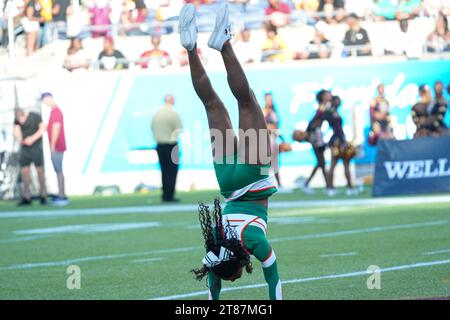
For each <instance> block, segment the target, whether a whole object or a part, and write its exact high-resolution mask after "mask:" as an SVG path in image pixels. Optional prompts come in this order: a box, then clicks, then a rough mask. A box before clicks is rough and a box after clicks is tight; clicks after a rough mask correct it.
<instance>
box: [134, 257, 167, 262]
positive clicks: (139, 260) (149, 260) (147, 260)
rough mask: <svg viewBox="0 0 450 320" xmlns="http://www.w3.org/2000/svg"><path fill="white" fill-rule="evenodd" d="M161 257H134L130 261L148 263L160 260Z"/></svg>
mask: <svg viewBox="0 0 450 320" xmlns="http://www.w3.org/2000/svg"><path fill="white" fill-rule="evenodd" d="M161 260H163V258H149V259H136V260H132V261H131V263H148V262H155V261H161Z"/></svg>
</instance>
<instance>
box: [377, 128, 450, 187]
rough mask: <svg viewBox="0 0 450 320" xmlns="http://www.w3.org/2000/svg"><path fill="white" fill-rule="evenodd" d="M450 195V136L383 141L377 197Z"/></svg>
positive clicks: (380, 149)
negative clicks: (437, 193)
mask: <svg viewBox="0 0 450 320" xmlns="http://www.w3.org/2000/svg"><path fill="white" fill-rule="evenodd" d="M449 191H450V136H446V137H440V138H417V139H414V140H408V141H395V140H392V141H386V140H385V141H380V142H379V144H378V152H377V157H376V163H375V181H374V186H373V195H374V196H385V195H397V194H416V193H433V192H449Z"/></svg>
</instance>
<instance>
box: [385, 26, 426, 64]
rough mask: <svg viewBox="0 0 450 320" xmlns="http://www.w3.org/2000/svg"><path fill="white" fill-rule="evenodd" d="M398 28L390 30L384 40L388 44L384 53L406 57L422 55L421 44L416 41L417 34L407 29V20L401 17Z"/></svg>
mask: <svg viewBox="0 0 450 320" xmlns="http://www.w3.org/2000/svg"><path fill="white" fill-rule="evenodd" d="M398 23H399V28H398V29H396V30H395V29H394V30H392V33H391V34H390V37H389V38H388V39H386V41H389V42H390V45H388V46H387V47H386V51H385V53H386V54H395V55H406V56H407V57H408V58H417V57H420V56H421V55H422V51H423V45H422V44H421V43H419V42H417V34H415V33H412V32H411V31H410V30H409V20H408V19H402V20H400V21H399V22H398Z"/></svg>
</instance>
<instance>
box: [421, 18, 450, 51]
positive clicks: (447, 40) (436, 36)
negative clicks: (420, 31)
mask: <svg viewBox="0 0 450 320" xmlns="http://www.w3.org/2000/svg"><path fill="white" fill-rule="evenodd" d="M426 46H427V51H428V52H444V51H450V32H449V28H448V18H447V17H446V16H444V15H443V14H440V15H439V17H438V19H437V21H436V28H435V29H434V31H433V32H432V33H431V34H430V35H429V36H428V38H427V42H426Z"/></svg>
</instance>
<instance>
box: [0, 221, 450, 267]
mask: <svg viewBox="0 0 450 320" xmlns="http://www.w3.org/2000/svg"><path fill="white" fill-rule="evenodd" d="M446 224H448V221H447V220H439V221H429V222H422V223H410V224H398V225H387V226H380V227H371V228H362V229H352V230H343V231H335V232H325V233H314V234H305V235H302V236H297V237H284V238H274V239H270V242H271V243H274V242H283V241H293V240H306V239H319V238H330V237H331V238H332V237H338V236H346V235H354V234H364V233H373V232H383V231H389V230H399V229H415V228H423V227H434V226H441V225H446ZM201 248H202V247H201V246H195V247H182V248H175V249H162V250H153V251H144V252H135V253H124V254H115V255H105V256H93V257H84V258H75V259H70V260H62V261H50V262H37V263H25V264H15V265H11V266H0V271H2V270H17V269H31V268H39V267H55V266H67V265H70V264H74V263H78V262H85V261H97V260H110V259H121V258H126V257H136V256H145V255H151V254H167V253H177V252H189V251H196V250H201Z"/></svg>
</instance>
